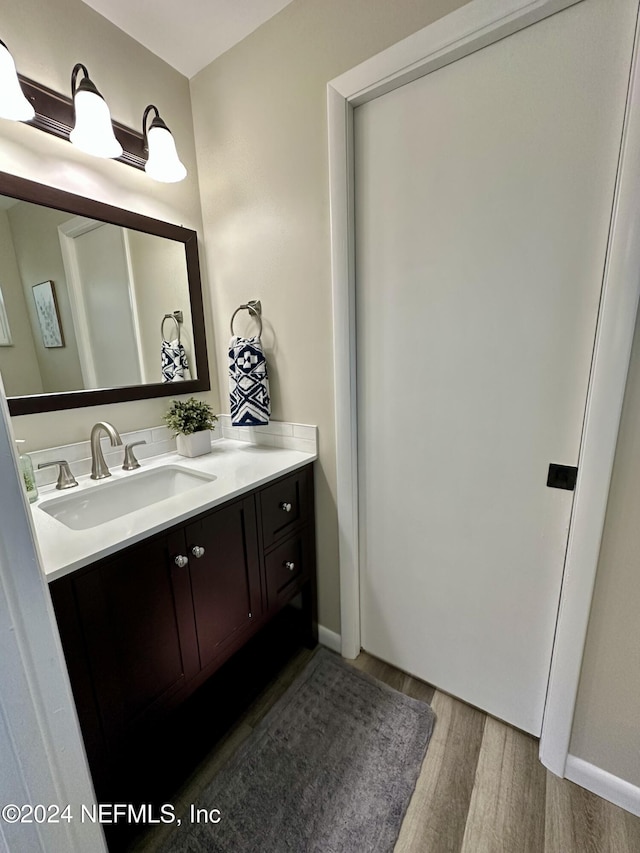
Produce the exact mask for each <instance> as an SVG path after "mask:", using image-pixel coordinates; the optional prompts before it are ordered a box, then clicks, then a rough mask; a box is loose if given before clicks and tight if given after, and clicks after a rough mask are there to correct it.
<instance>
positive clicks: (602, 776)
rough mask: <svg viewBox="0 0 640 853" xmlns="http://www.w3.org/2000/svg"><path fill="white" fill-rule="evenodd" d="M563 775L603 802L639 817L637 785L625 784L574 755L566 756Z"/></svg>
mask: <svg viewBox="0 0 640 853" xmlns="http://www.w3.org/2000/svg"><path fill="white" fill-rule="evenodd" d="M564 775H565V777H566V778H567V779H570V780H571V781H572V782H575V783H576V785H580V786H581V787H582V788H586V789H587V791H591V792H592V793H593V794H597V795H598V796H599V797H602V799H603V800H608V801H609V802H610V803H613V804H614V805H616V806H620V808H621V809H624V810H625V811H628V812H631V814H634V815H637V816H638V817H640V788H639V787H638V786H637V785H632V784H631V782H625V780H624V779H620V777H619V776H614V775H613V773H608V772H607V771H606V770H602V769H601V768H600V767H596V766H595V764H590V763H589V762H588V761H584V760H583V759H582V758H578V757H577V756H575V755H568V756H567V763H566V766H565V769H564Z"/></svg>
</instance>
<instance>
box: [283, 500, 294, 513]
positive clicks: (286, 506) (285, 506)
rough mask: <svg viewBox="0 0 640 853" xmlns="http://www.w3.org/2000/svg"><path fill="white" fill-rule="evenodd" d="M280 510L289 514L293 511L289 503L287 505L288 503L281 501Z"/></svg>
mask: <svg viewBox="0 0 640 853" xmlns="http://www.w3.org/2000/svg"><path fill="white" fill-rule="evenodd" d="M280 509H281V510H282V511H283V512H291V510H292V509H293V507H292V506H291V504H290V503H288V501H282V503H281V504H280Z"/></svg>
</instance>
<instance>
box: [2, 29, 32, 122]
mask: <svg viewBox="0 0 640 853" xmlns="http://www.w3.org/2000/svg"><path fill="white" fill-rule="evenodd" d="M35 114H36V113H35V110H34V109H33V106H32V105H31V104H30V103H29V101H28V100H27V99H26V97H25V95H24V92H23V91H22V89H21V87H20V81H19V80H18V72H17V70H16V64H15V62H14V61H13V56H11V54H10V53H9V48H8V47H7V46H6V44H5V43H4V42H3V41H1V40H0V118H8V119H10V120H11V121H30V120H31V119H32V118H33V117H34V116H35Z"/></svg>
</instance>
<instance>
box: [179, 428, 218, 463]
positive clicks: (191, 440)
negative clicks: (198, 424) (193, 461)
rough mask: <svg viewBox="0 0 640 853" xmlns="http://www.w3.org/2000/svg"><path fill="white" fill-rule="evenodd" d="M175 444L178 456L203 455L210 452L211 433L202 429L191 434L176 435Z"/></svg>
mask: <svg viewBox="0 0 640 853" xmlns="http://www.w3.org/2000/svg"><path fill="white" fill-rule="evenodd" d="M176 445H177V447H178V453H179V454H180V456H204V454H205V453H211V433H210V431H209V430H208V429H203V430H201V431H200V432H192V433H191V435H177V436H176Z"/></svg>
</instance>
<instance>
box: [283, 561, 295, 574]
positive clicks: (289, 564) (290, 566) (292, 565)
mask: <svg viewBox="0 0 640 853" xmlns="http://www.w3.org/2000/svg"><path fill="white" fill-rule="evenodd" d="M284 567H285V569H289V571H290V572H292V571H293V570H294V569H295V567H296V564H295V563H294V562H293V561H292V560H285V563H284Z"/></svg>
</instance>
